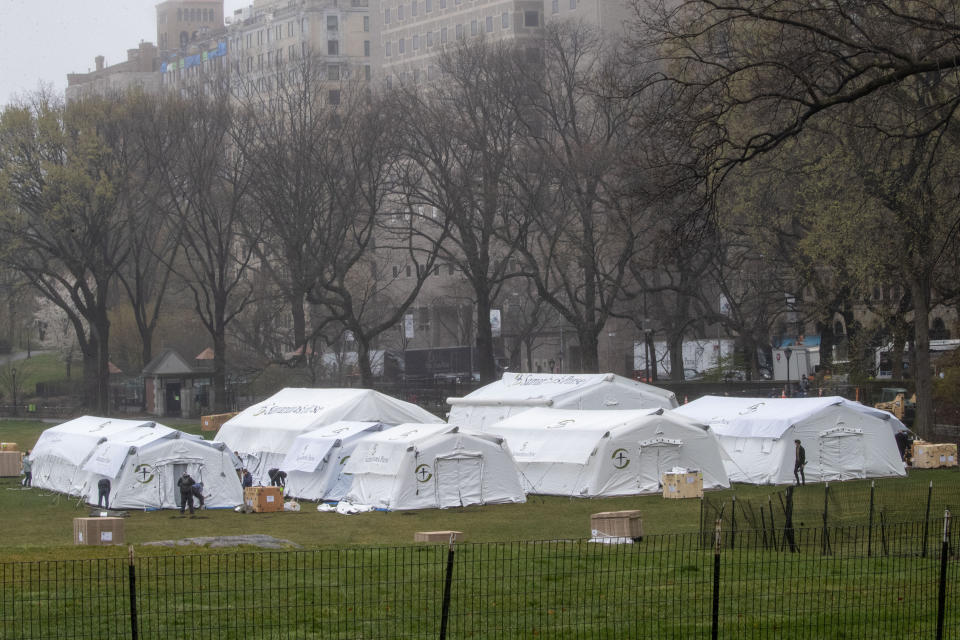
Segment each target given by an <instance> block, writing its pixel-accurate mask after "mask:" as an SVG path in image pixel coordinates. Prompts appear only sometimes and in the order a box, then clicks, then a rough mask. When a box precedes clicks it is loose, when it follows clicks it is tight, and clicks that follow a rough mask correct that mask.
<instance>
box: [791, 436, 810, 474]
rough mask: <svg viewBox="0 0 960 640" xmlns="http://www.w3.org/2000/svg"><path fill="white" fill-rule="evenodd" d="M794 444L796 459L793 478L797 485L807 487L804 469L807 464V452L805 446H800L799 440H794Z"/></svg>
mask: <svg viewBox="0 0 960 640" xmlns="http://www.w3.org/2000/svg"><path fill="white" fill-rule="evenodd" d="M793 444H794V448H795V450H796V458H795V460H794V463H793V477H794V479H795V480H796V483H797V484H802V485H806V484H807V476H805V475H804V473H803V467H804V465H805V464H807V452H806V451H805V450H804V448H803V445H802V444H800V441H799V440H794V441H793Z"/></svg>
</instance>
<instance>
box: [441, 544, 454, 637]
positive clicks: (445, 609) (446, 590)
mask: <svg viewBox="0 0 960 640" xmlns="http://www.w3.org/2000/svg"><path fill="white" fill-rule="evenodd" d="M454 536H455V534H453V533H451V534H450V546H449V547H447V576H446V580H445V581H444V583H443V605H442V606H441V608H440V611H441V613H440V640H446V638H447V619H448V618H449V617H450V587H451V585H452V584H453V538H454Z"/></svg>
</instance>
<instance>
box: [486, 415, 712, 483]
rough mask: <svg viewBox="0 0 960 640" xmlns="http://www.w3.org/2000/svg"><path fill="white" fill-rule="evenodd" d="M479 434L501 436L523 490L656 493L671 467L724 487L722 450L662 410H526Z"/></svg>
mask: <svg viewBox="0 0 960 640" xmlns="http://www.w3.org/2000/svg"><path fill="white" fill-rule="evenodd" d="M484 431H485V432H486V433H490V434H497V435H500V436H503V438H505V439H506V441H507V444H509V446H510V451H511V452H512V453H513V456H514V459H515V460H516V461H517V467H518V468H519V470H520V476H521V480H522V482H523V486H524V489H525V490H526V491H527V492H528V493H538V494H548V495H561V496H571V497H585V498H587V497H606V496H623V495H635V494H644V493H655V492H659V491H660V490H661V489H662V486H663V485H662V480H663V474H664V473H665V472H667V471H669V470H671V469H673V468H675V467H683V468H686V469H690V470H698V471H701V472H702V473H703V486H704V488H705V489H712V488H720V487H729V486H730V483H729V480H728V479H727V473H726V470H725V467H724V463H723V452H722V450H721V448H720V445H719V443H718V441H717V438H716V436H715V435H714V434H713V433H712V432H711V431H710V430H709V429H708V428H707V427H706V425H704V424H702V423H698V422H696V421H694V420H691V419H689V418H684V417H682V416H678V415H676V414H673V413H671V412H665V411H664V410H662V409H647V410H634V411H579V410H569V409H543V408H539V409H530V410H529V411H526V412H524V413H521V414H518V415H515V416H511V417H510V418H507V419H506V420H503V421H501V422H499V423H496V424H493V425H490V426H489V427H485V429H484Z"/></svg>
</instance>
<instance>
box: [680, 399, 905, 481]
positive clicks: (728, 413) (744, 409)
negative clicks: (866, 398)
mask: <svg viewBox="0 0 960 640" xmlns="http://www.w3.org/2000/svg"><path fill="white" fill-rule="evenodd" d="M675 413H677V414H680V415H683V416H687V417H689V418H692V419H694V420H697V421H700V422H703V423H706V424H709V425H710V428H711V429H712V430H713V432H714V433H716V434H717V437H718V438H719V440H720V444H721V445H722V446H723V448H724V451H725V452H726V453H727V454H728V458H727V459H726V461H725V464H726V466H727V474H728V475H729V477H730V480H731V481H733V482H745V483H750V484H789V483H792V482H794V477H793V467H794V461H795V457H796V456H795V449H794V440H800V442H801V444H802V445H803V447H804V450H805V452H806V460H807V464H806V467H805V475H806V479H807V481H813V482H823V481H834V480H852V479H857V478H872V477H884V476H903V475H906V471H905V470H904V465H903V461H902V460H901V458H900V453H899V449H898V448H897V443H896V439H895V437H894V436H895V434H896V433H897V432H898V431H902V430H905V429H906V427H904V425H903V423H901V422H900V421H899V420H897V418H896V417H895V416H893V415H892V414H890V413H888V412H886V411H880V410H878V409H873V408H871V407H867V406H864V405H862V404H860V403H858V402H852V401H850V400H847V399H845V398H841V397H836V396H832V397H823V398H729V397H719V396H705V397H703V398H700V399H698V400H695V401H693V402H690V403H688V404H685V405H683V406H682V407H680V408H679V409H676V410H675Z"/></svg>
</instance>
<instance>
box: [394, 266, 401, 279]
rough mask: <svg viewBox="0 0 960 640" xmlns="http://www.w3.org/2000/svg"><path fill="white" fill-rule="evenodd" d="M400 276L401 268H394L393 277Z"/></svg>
mask: <svg viewBox="0 0 960 640" xmlns="http://www.w3.org/2000/svg"><path fill="white" fill-rule="evenodd" d="M399 275H400V267H397V266H394V267H393V277H394V278H396V277H397V276H399Z"/></svg>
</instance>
